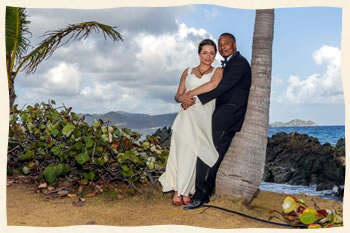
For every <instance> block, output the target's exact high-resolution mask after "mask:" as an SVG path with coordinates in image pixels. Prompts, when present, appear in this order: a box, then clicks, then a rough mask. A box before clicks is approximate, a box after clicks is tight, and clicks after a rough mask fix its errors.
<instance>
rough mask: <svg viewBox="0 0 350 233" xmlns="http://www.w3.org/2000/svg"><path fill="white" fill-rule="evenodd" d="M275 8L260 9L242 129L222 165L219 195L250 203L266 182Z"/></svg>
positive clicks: (256, 23)
mask: <svg viewBox="0 0 350 233" xmlns="http://www.w3.org/2000/svg"><path fill="white" fill-rule="evenodd" d="M273 28H274V9H266V10H256V16H255V25H254V36H253V54H252V61H251V65H252V85H251V89H250V95H249V100H248V108H247V113H246V116H245V121H244V123H243V126H242V129H241V131H240V132H238V133H237V134H236V136H235V137H234V139H233V140H232V143H231V145H230V148H229V150H228V152H227V153H226V155H225V158H224V160H223V162H222V164H221V166H220V169H219V171H218V174H217V179H216V193H217V194H218V195H227V196H229V197H230V198H232V199H234V200H239V201H242V202H243V203H249V202H251V201H252V199H253V198H254V194H255V193H256V191H257V190H258V188H259V185H260V183H261V181H262V177H263V173H264V165H265V156H266V146H267V133H268V126H269V107H270V92H271V68H272V41H273Z"/></svg>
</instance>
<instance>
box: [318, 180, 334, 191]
mask: <svg viewBox="0 0 350 233" xmlns="http://www.w3.org/2000/svg"><path fill="white" fill-rule="evenodd" d="M334 187H337V185H335V183H334V182H328V181H326V182H323V183H321V184H319V185H317V187H316V191H323V190H330V189H333V188H334Z"/></svg>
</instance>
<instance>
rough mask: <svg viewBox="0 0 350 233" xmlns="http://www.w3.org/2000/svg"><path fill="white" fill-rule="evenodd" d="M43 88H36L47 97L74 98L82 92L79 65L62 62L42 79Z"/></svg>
mask: <svg viewBox="0 0 350 233" xmlns="http://www.w3.org/2000/svg"><path fill="white" fill-rule="evenodd" d="M41 79H42V80H41V81H42V85H41V87H40V86H39V87H36V88H37V89H38V91H39V92H41V93H42V94H45V95H54V96H58V95H61V96H72V95H77V94H78V93H79V90H80V82H81V72H80V70H79V67H78V65H77V64H67V63H65V62H60V63H59V64H58V65H57V66H55V67H53V68H51V69H49V70H48V71H47V73H46V74H45V75H43V76H42V77H41Z"/></svg>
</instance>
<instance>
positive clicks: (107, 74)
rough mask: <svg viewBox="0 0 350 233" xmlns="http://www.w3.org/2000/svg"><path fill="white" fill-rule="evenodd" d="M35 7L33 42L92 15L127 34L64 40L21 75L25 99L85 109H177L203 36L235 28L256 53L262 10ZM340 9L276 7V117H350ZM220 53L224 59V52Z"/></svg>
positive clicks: (245, 50)
mask: <svg viewBox="0 0 350 233" xmlns="http://www.w3.org/2000/svg"><path fill="white" fill-rule="evenodd" d="M27 13H28V15H29V16H30V17H29V20H30V21H31V24H30V31H31V32H32V37H31V42H32V45H33V46H34V45H36V44H38V43H39V42H40V41H41V40H42V39H43V37H40V36H41V35H42V34H43V33H45V32H46V31H49V30H55V29H58V28H62V27H65V26H66V25H67V24H72V23H79V22H83V21H93V20H94V21H98V22H100V23H105V24H109V25H113V26H117V27H118V29H117V30H118V31H119V32H120V33H121V34H122V37H123V39H124V41H121V42H114V43H113V42H112V41H111V40H104V38H103V36H102V34H96V35H93V36H91V37H89V38H88V39H86V40H85V41H78V42H71V43H69V44H66V45H65V46H63V47H61V48H59V49H58V50H56V52H55V53H54V55H53V56H51V57H50V58H49V59H48V60H45V61H44V62H42V63H41V64H40V65H39V67H38V70H37V71H36V73H35V74H33V75H29V76H25V75H19V76H18V77H17V80H16V86H15V88H16V92H17V96H18V97H17V99H16V103H17V104H18V105H19V107H22V106H24V105H25V104H33V103H37V102H41V101H45V102H46V101H47V100H48V99H54V100H56V102H57V103H58V104H61V103H64V104H65V105H66V106H72V107H73V111H75V112H80V113H106V112H109V111H127V112H132V113H147V114H152V115H155V114H163V113H172V112H177V111H178V110H179V105H178V104H177V103H175V102H174V95H175V93H176V90H177V87H178V82H179V79H180V76H181V74H182V72H183V70H184V69H185V68H186V67H189V66H190V67H191V66H196V65H197V64H198V61H199V59H198V55H197V46H198V43H199V42H200V41H201V40H202V39H204V38H212V39H214V40H217V38H218V37H219V35H220V34H221V33H222V32H226V31H227V32H231V33H233V34H234V35H235V36H236V38H237V46H238V50H239V51H240V52H241V54H242V55H244V56H245V57H246V58H247V59H248V61H250V59H251V52H252V51H251V50H252V49H251V47H252V37H253V27H254V18H255V10H242V9H232V8H225V7H219V6H213V5H189V6H181V7H167V8H114V9H103V10H70V9H27ZM341 17H342V11H341V9H338V8H326V7H323V8H315V7H313V8H286V9H276V10H275V35H274V42H273V67H272V91H271V108H270V122H275V121H289V120H292V119H295V118H298V119H303V120H313V121H315V122H316V123H318V124H320V125H343V124H344V119H345V117H344V114H345V110H344V97H343V87H342V82H341V76H340V51H341V47H340V44H341ZM216 59H217V61H215V63H214V65H215V66H218V65H219V60H220V59H221V57H220V55H218V56H217V58H216Z"/></svg>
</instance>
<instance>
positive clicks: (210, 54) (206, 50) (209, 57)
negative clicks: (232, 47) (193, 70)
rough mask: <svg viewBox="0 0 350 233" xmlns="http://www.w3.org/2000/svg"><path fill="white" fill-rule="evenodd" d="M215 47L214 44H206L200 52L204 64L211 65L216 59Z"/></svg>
mask: <svg viewBox="0 0 350 233" xmlns="http://www.w3.org/2000/svg"><path fill="white" fill-rule="evenodd" d="M215 55H216V54H215V48H214V46H212V45H204V46H203V47H202V50H201V51H200V53H199V59H200V62H201V63H202V64H205V65H211V64H212V63H213V61H214V59H215Z"/></svg>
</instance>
